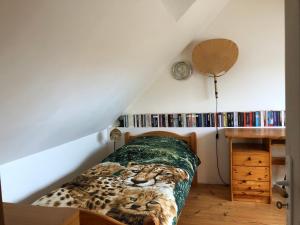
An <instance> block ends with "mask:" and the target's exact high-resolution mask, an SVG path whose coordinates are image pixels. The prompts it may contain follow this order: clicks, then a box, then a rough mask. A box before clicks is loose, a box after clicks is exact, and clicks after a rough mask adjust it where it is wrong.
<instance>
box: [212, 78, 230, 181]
mask: <svg viewBox="0 0 300 225" xmlns="http://www.w3.org/2000/svg"><path fill="white" fill-rule="evenodd" d="M214 85H215V97H216V115H215V116H216V120H215V121H216V124H215V127H216V158H217V169H218V175H219V178H220V180H221V181H222V183H223V184H224V185H227V183H226V182H225V181H224V179H223V177H222V174H221V171H220V167H219V148H218V140H219V127H218V89H217V77H216V76H214Z"/></svg>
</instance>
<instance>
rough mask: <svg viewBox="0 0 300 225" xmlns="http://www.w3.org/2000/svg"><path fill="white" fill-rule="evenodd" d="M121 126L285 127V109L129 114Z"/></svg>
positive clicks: (119, 120) (119, 122)
mask: <svg viewBox="0 0 300 225" xmlns="http://www.w3.org/2000/svg"><path fill="white" fill-rule="evenodd" d="M117 122H118V124H119V127H215V126H218V127H284V126H285V111H253V112H220V113H217V114H216V113H157V114H132V115H131V114H128V115H122V116H120V117H119V119H118V121H117Z"/></svg>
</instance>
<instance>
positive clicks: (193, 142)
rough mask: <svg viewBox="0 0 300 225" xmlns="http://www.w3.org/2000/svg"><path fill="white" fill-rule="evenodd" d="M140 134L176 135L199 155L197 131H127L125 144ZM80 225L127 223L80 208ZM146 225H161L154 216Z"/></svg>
mask: <svg viewBox="0 0 300 225" xmlns="http://www.w3.org/2000/svg"><path fill="white" fill-rule="evenodd" d="M139 136H160V137H174V138H176V139H178V140H183V141H185V142H186V143H187V144H188V145H189V146H190V148H191V150H192V151H193V152H194V153H195V154H196V155H197V137H196V133H195V132H193V133H190V134H188V135H180V134H176V133H172V132H167V131H151V132H146V133H143V134H138V135H132V134H130V133H129V132H126V133H125V144H127V143H128V142H129V141H131V140H132V139H134V138H136V137H139ZM196 183H197V172H196V173H195V175H194V179H193V183H192V185H195V184H196ZM80 225H125V224H123V223H121V222H119V221H117V220H115V219H113V218H111V217H109V216H106V215H99V214H95V213H92V212H90V211H88V210H80ZM144 225H159V221H156V220H154V218H152V217H150V216H149V217H148V218H146V219H145V221H144Z"/></svg>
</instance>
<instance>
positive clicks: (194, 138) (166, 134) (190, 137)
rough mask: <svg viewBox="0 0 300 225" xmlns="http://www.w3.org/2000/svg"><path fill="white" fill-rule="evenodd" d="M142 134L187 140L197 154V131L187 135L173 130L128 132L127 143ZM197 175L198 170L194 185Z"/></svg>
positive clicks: (194, 182) (195, 182)
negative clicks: (136, 133) (135, 133)
mask: <svg viewBox="0 0 300 225" xmlns="http://www.w3.org/2000/svg"><path fill="white" fill-rule="evenodd" d="M141 136H156V137H157V136H158V137H173V138H176V139H178V140H182V141H185V142H186V143H187V144H188V145H189V147H190V149H191V150H192V152H194V153H195V155H197V135H196V132H192V133H189V134H187V135H180V134H176V133H172V132H168V131H150V132H146V133H142V134H138V135H132V134H130V133H129V132H126V133H125V135H124V137H125V144H127V143H128V142H130V141H131V140H132V139H134V138H136V137H141ZM197 177H198V176H197V171H196V172H195V175H194V179H193V185H195V184H197Z"/></svg>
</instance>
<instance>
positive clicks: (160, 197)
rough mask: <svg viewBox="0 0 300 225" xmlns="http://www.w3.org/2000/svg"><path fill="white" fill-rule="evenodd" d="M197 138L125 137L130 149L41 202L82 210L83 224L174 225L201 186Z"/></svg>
mask: <svg viewBox="0 0 300 225" xmlns="http://www.w3.org/2000/svg"><path fill="white" fill-rule="evenodd" d="M196 151H197V145H196V134H195V133H191V134H189V135H178V134H175V133H171V132H165V131H154V132H147V133H143V134H140V135H136V136H134V135H131V134H130V133H128V132H127V133H125V145H124V146H122V147H121V148H119V149H118V150H117V151H115V152H114V153H112V154H111V155H109V156H108V157H107V158H105V159H104V160H103V161H102V162H101V163H99V164H97V165H96V166H94V167H92V168H90V169H88V170H87V171H85V172H84V173H82V174H81V175H79V176H77V177H76V178H75V179H73V180H72V181H71V182H68V183H66V184H64V185H63V186H62V187H60V188H58V189H57V190H54V191H52V192H51V193H49V194H48V195H45V196H43V197H41V198H40V199H38V200H37V201H35V202H34V203H33V204H34V205H39V206H48V207H73V208H78V209H80V220H81V225H100V224H101V225H121V224H130V225H150V224H152V225H174V224H176V223H177V220H178V218H179V215H180V212H181V210H182V208H183V206H184V203H185V199H186V197H187V195H188V192H189V189H190V186H191V185H192V184H195V183H196V182H197V173H196V170H197V167H198V165H199V164H200V160H199V158H198V157H197V155H196Z"/></svg>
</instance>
